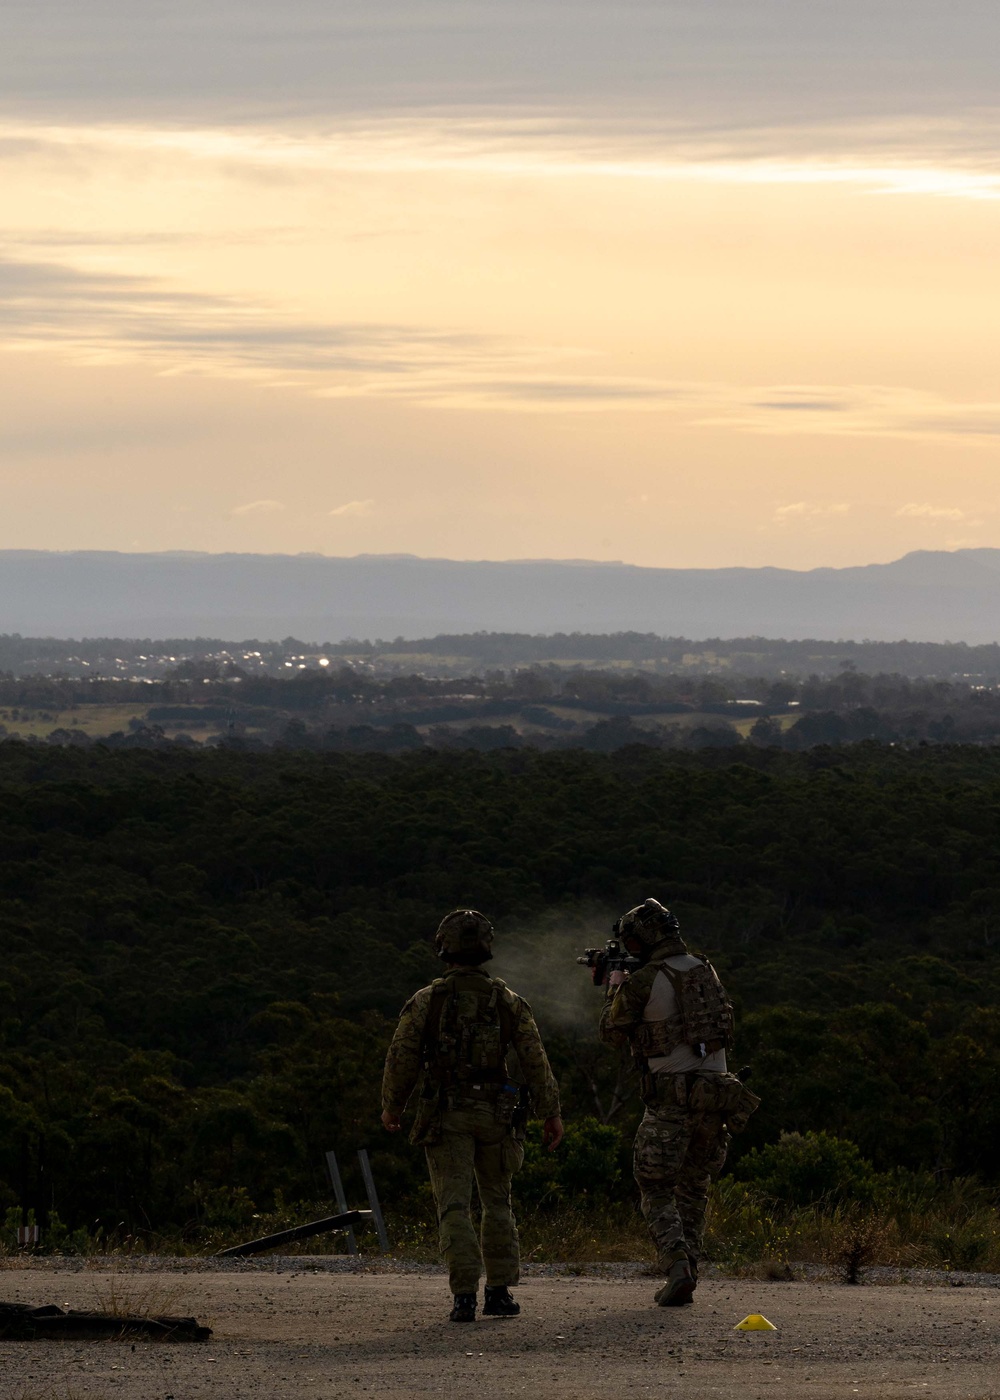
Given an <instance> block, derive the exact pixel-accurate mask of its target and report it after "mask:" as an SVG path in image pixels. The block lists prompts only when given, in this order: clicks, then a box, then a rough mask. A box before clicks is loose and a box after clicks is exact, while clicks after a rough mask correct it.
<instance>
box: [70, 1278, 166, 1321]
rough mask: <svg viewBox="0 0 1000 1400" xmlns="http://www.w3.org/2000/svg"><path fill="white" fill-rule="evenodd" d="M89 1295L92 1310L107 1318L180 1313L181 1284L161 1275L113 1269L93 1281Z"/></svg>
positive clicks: (160, 1315)
mask: <svg viewBox="0 0 1000 1400" xmlns="http://www.w3.org/2000/svg"><path fill="white" fill-rule="evenodd" d="M92 1297H93V1308H94V1311H95V1312H101V1313H106V1314H107V1315H108V1316H109V1317H165V1316H171V1317H176V1316H179V1315H180V1314H181V1313H182V1312H183V1303H184V1286H183V1284H181V1283H179V1282H173V1281H170V1280H167V1279H164V1278H163V1276H162V1275H161V1276H159V1277H151V1276H150V1275H148V1274H142V1273H135V1272H132V1271H131V1270H120V1269H118V1268H112V1269H111V1270H110V1271H109V1272H108V1273H107V1274H106V1276H105V1277H103V1278H100V1279H95V1280H94V1286H93V1290H92Z"/></svg>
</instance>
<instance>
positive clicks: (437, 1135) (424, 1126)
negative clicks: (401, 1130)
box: [410, 1084, 444, 1147]
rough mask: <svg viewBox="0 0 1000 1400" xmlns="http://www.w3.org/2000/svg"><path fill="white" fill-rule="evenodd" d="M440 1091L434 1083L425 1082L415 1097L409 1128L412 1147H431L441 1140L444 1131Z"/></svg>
mask: <svg viewBox="0 0 1000 1400" xmlns="http://www.w3.org/2000/svg"><path fill="white" fill-rule="evenodd" d="M441 1097H442V1096H441V1091H440V1089H439V1088H438V1087H437V1086H436V1085H432V1084H427V1085H425V1087H424V1090H423V1092H422V1093H421V1095H420V1097H419V1098H418V1099H417V1111H416V1113H415V1114H414V1118H413V1127H412V1128H411V1129H410V1141H411V1142H412V1143H413V1145H414V1147H433V1146H434V1144H435V1143H438V1142H440V1141H441V1136H442V1133H443V1131H444V1129H443V1124H442V1119H441V1115H442V1111H443V1105H442V1103H441Z"/></svg>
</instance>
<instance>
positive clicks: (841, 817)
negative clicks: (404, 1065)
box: [0, 743, 1000, 1232]
mask: <svg viewBox="0 0 1000 1400" xmlns="http://www.w3.org/2000/svg"><path fill="white" fill-rule="evenodd" d="M0 793H2V803H0V951H2V963H0V1208H2V1207H13V1206H20V1205H26V1206H29V1207H32V1208H34V1209H36V1210H37V1211H38V1212H40V1213H43V1214H44V1212H46V1211H51V1210H52V1209H55V1210H56V1211H57V1212H58V1214H59V1216H60V1217H61V1218H62V1219H63V1220H64V1221H65V1222H67V1223H68V1224H70V1225H72V1226H74V1227H76V1226H84V1225H86V1226H92V1225H93V1222H95V1221H101V1222H103V1223H104V1224H105V1225H106V1226H112V1225H116V1224H117V1223H118V1222H120V1221H121V1222H125V1224H126V1226H127V1228H129V1229H132V1230H137V1231H145V1232H156V1231H164V1230H172V1231H178V1230H187V1231H189V1232H192V1231H195V1232H196V1231H198V1230H200V1229H203V1228H206V1227H210V1226H221V1225H224V1224H226V1223H235V1224H239V1223H241V1222H243V1223H246V1220H247V1219H248V1217H249V1215H250V1214H251V1213H252V1212H253V1210H254V1209H258V1210H261V1209H269V1208H270V1207H271V1206H273V1204H274V1202H275V1195H276V1192H280V1193H282V1194H283V1196H284V1198H285V1199H287V1200H294V1199H314V1198H317V1197H319V1196H321V1195H322V1194H323V1192H324V1183H323V1177H322V1165H323V1158H322V1154H323V1152H324V1151H325V1150H326V1148H327V1147H329V1146H331V1145H336V1146H337V1147H338V1149H340V1150H341V1151H342V1154H343V1155H344V1157H345V1160H346V1159H348V1158H349V1155H350V1153H351V1150H352V1149H353V1148H355V1147H357V1146H359V1145H362V1144H367V1145H368V1146H369V1147H370V1148H371V1150H372V1151H373V1153H374V1157H375V1162H376V1168H377V1171H378V1173H379V1179H380V1182H381V1184H382V1187H383V1191H384V1193H385V1195H386V1197H387V1199H388V1200H389V1201H390V1202H392V1201H394V1200H398V1199H401V1198H402V1197H403V1196H404V1195H405V1194H406V1193H407V1192H409V1191H410V1190H412V1189H414V1187H415V1185H416V1183H417V1182H418V1181H419V1180H420V1163H419V1161H418V1154H416V1153H414V1152H413V1151H412V1149H410V1148H409V1147H408V1146H407V1145H406V1144H405V1143H400V1142H398V1141H396V1140H393V1139H389V1138H388V1137H386V1136H385V1135H384V1134H381V1133H380V1132H379V1130H378V1127H377V1114H378V1103H377V1098H378V1077H379V1067H380V1061H381V1056H382V1054H383V1052H384V1049H385V1046H386V1043H387V1039H388V1036H389V1033H390V1030H391V1025H392V1022H393V1019H394V1017H395V1015H396V1013H397V1011H398V1009H399V1006H400V1005H401V1004H402V1002H403V1000H404V999H405V998H406V997H407V996H408V995H409V993H410V992H411V991H412V990H413V989H414V988H415V987H417V986H419V985H421V984H422V983H424V982H425V981H426V980H428V979H429V978H430V977H431V976H432V975H433V974H434V970H435V963H434V959H433V957H432V956H431V951H430V944H429V938H430V935H431V933H432V931H433V929H434V927H435V925H436V923H437V920H438V919H439V918H440V916H441V914H442V913H443V912H444V911H445V910H447V909H448V908H451V907H453V906H455V905H457V904H466V903H471V904H475V905H478V906H479V907H482V908H484V909H486V910H488V911H489V912H490V913H491V915H492V916H493V917H494V918H495V919H496V921H497V924H498V928H499V934H500V936H499V943H498V948H499V950H500V959H499V960H498V967H499V968H500V969H501V971H503V970H504V968H505V964H504V963H503V961H502V959H503V956H504V948H506V949H507V955H508V956H511V955H512V954H513V952H515V951H516V953H517V958H516V959H515V961H514V962H513V963H512V964H511V965H510V966H511V975H512V980H514V981H515V982H516V984H517V985H519V986H520V987H521V988H522V989H523V990H524V991H525V992H526V993H527V994H528V995H529V996H535V997H536V1009H537V1011H538V1013H539V1016H540V1019H541V1021H542V1024H543V1029H544V1031H545V1033H546V1035H547V1039H548V1041H549V1044H550V1048H551V1051H552V1055H553V1059H554V1063H555V1066H556V1069H557V1072H558V1074H559V1077H560V1080H561V1083H562V1087H563V1094H564V1100H565V1106H566V1112H567V1116H568V1117H569V1118H571V1119H572V1118H576V1119H579V1118H580V1117H581V1116H584V1115H594V1114H595V1113H597V1114H599V1115H603V1116H606V1117H607V1116H609V1114H610V1112H611V1110H610V1105H611V1103H612V1091H613V1088H614V1086H615V1084H616V1082H619V1073H620V1067H619V1065H618V1064H617V1062H616V1061H615V1059H614V1057H613V1056H611V1055H609V1054H607V1053H606V1052H605V1051H604V1050H602V1049H601V1048H600V1047H598V1046H597V1045H596V1042H595V1040H594V1033H593V1022H594V1020H596V1015H597V1005H596V1004H594V1005H591V1004H590V1002H589V1001H588V999H587V996H588V990H589V989H586V988H582V987H581V983H580V981H579V979H580V978H581V977H585V974H583V973H581V971H580V970H579V969H578V968H576V967H575V965H574V964H573V961H572V955H573V953H574V952H575V951H576V949H577V948H578V947H580V946H583V945H584V944H585V943H587V942H589V941H591V940H592V939H593V938H594V937H599V936H601V935H602V933H603V934H604V936H606V932H607V929H608V927H609V925H610V922H611V920H612V918H613V917H614V916H615V915H616V914H617V913H619V912H620V911H621V910H622V909H624V908H627V907H629V906H630V905H631V904H633V903H635V902H636V901H638V900H639V899H641V898H644V897H645V896H647V895H649V894H656V895H657V896H658V897H660V898H663V899H665V900H666V901H668V902H669V903H671V905H672V906H673V907H674V908H675V909H676V910H677V911H678V914H679V916H680V918H681V922H682V926H683V929H684V931H685V932H686V934H687V935H688V937H689V939H690V940H691V942H692V944H693V946H695V947H698V948H701V949H702V950H704V951H706V952H708V953H710V954H711V955H712V956H713V958H714V959H715V960H716V962H717V965H718V966H719V968H720V970H721V972H722V975H723V977H724V978H725V980H726V982H727V984H728V986H729V987H730V990H731V991H732V992H733V994H734V995H735V998H736V1000H737V1003H738V1007H739V1022H740V1033H739V1034H740V1044H739V1046H738V1049H737V1058H738V1059H739V1060H749V1061H752V1062H753V1064H754V1069H755V1075H756V1079H755V1086H756V1087H757V1088H758V1091H759V1092H760V1093H761V1095H762V1098H763V1100H764V1106H763V1108H762V1109H761V1111H760V1113H759V1114H758V1115H757V1116H756V1118H755V1119H754V1121H753V1125H752V1128H751V1131H750V1133H749V1134H748V1135H747V1137H746V1139H744V1140H743V1141H742V1147H741V1150H745V1148H746V1147H747V1146H751V1145H758V1146H760V1145H762V1144H763V1143H766V1142H769V1141H773V1140H774V1139H776V1138H777V1136H778V1134H779V1133H780V1132H781V1131H782V1130H786V1129H796V1130H807V1129H817V1130H818V1129H824V1130H827V1131H830V1132H834V1133H836V1134H838V1135H839V1136H842V1137H845V1138H849V1139H851V1140H852V1141H854V1142H856V1143H857V1144H858V1145H859V1147H860V1148H861V1150H862V1151H863V1152H864V1154H865V1156H866V1157H868V1158H870V1159H871V1161H872V1162H874V1163H875V1165H876V1166H877V1167H878V1168H879V1169H882V1170H884V1169H887V1168H889V1167H891V1166H894V1165H900V1166H903V1167H907V1168H911V1169H914V1170H918V1169H921V1170H932V1171H935V1172H938V1173H940V1174H945V1175H947V1174H951V1173H976V1174H979V1175H980V1176H981V1177H982V1178H983V1179H985V1180H990V1181H994V1182H995V1181H996V1180H997V1161H996V1151H995V1144H996V1141H997V1137H998V1134H1000V1096H998V1095H997V1085H998V1082H1000V1012H998V1010H997V1007H998V991H1000V977H998V949H1000V863H998V855H997V852H998V851H1000V750H997V749H992V748H987V749H970V748H965V747H960V746H952V745H941V746H939V747H930V748H923V749H914V750H909V751H904V750H902V749H899V748H895V749H894V748H890V747H886V746H879V745H875V744H863V745H859V746H855V747H852V748H847V749H843V750H835V749H831V748H819V749H814V750H812V751H810V752H807V753H803V754H797V753H788V752H782V751H779V750H776V749H755V748H752V747H751V748H747V749H746V750H744V751H742V752H740V753H738V754H733V753H732V752H730V751H727V750H723V749H706V750H704V751H702V752H698V753H693V752H669V751H656V750H654V749H650V748H649V747H641V746H631V747H626V748H624V749H619V750H617V751H615V752H611V753H608V754H595V753H585V752H580V751H575V752H573V751H570V752H560V753H548V754H546V753H539V752H536V751H511V750H508V751H505V752H500V753H476V752H471V751H454V752H453V751H436V752H433V751H419V752H415V753H412V754H403V755H399V756H392V755H380V754H363V755H345V754H334V753H322V752H307V751H302V752H298V751H288V750H286V751H276V752H270V753H261V754H257V753H246V752H240V751H238V750H236V749H232V748H228V749H227V748H222V749H219V750H215V751H208V752H198V753H185V752H183V751H179V750H176V749H169V750H163V751H156V750H149V749H142V748H140V749H137V750H135V751H127V750H120V751H111V750H108V749H106V748H104V749H93V750H83V751H78V750H73V749H65V748H63V749H60V748H46V747H44V746H29V745H23V744H9V743H8V744H4V745H0ZM567 1006H568V1007H570V1008H571V1009H570V1010H569V1011H568V1010H567ZM636 1111H637V1106H636V1102H635V1099H634V1097H632V1098H631V1099H629V1100H628V1102H627V1103H626V1105H625V1107H624V1108H623V1109H622V1110H621V1111H620V1112H618V1113H616V1114H613V1115H611V1122H612V1126H615V1127H620V1128H621V1129H622V1130H623V1131H624V1132H626V1133H627V1130H628V1128H629V1126H630V1123H631V1122H632V1120H633V1119H634V1116H635V1113H636ZM621 1189H622V1190H623V1191H625V1190H627V1186H623V1187H622V1188H621Z"/></svg>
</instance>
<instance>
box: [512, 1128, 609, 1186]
mask: <svg viewBox="0 0 1000 1400" xmlns="http://www.w3.org/2000/svg"><path fill="white" fill-rule="evenodd" d="M630 1152H631V1147H630V1145H629V1144H628V1143H626V1142H625V1140H624V1139H623V1138H622V1135H621V1133H620V1132H619V1131H618V1129H617V1128H613V1127H609V1126H608V1125H607V1124H606V1123H601V1122H599V1121H598V1119H596V1118H578V1119H577V1120H576V1121H575V1122H570V1123H567V1125H566V1136H565V1137H564V1138H563V1140H562V1143H561V1144H560V1146H559V1150H558V1151H557V1152H548V1151H546V1149H545V1148H543V1147H542V1130H541V1125H540V1124H538V1123H532V1124H531V1126H530V1127H529V1129H528V1140H527V1142H526V1143H525V1145H524V1166H523V1168H522V1169H521V1171H519V1172H518V1174H517V1176H516V1177H515V1178H514V1190H515V1193H516V1195H517V1199H518V1202H519V1203H521V1204H522V1205H527V1206H533V1207H536V1208H538V1207H542V1208H549V1207H554V1206H557V1205H571V1204H573V1203H576V1202H579V1203H581V1204H582V1203H585V1202H599V1203H600V1204H602V1205H605V1204H607V1203H608V1202H610V1201H614V1200H616V1199H618V1198H620V1197H621V1196H622V1195H627V1194H629V1193H630V1191H631V1173H630V1168H629V1160H630Z"/></svg>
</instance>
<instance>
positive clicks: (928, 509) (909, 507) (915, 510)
mask: <svg viewBox="0 0 1000 1400" xmlns="http://www.w3.org/2000/svg"><path fill="white" fill-rule="evenodd" d="M896 515H897V516H903V517H908V518H909V519H912V520H964V519H965V511H964V510H960V509H959V508H958V506H932V505H928V503H927V502H926V501H924V502H920V503H918V502H917V501H908V502H907V503H906V505H905V506H900V507H899V510H897V511H896Z"/></svg>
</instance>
